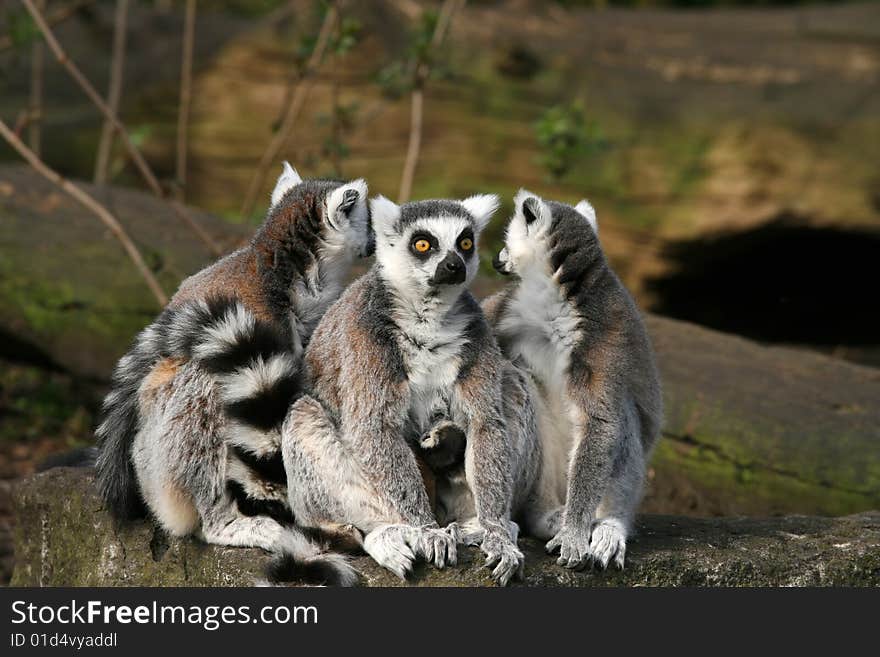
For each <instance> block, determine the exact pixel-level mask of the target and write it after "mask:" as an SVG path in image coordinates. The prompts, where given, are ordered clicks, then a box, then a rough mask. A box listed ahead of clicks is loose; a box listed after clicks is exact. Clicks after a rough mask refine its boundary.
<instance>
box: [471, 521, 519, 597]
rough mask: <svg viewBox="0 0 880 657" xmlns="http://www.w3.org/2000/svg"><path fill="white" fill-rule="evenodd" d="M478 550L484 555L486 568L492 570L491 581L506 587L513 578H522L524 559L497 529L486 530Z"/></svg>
mask: <svg viewBox="0 0 880 657" xmlns="http://www.w3.org/2000/svg"><path fill="white" fill-rule="evenodd" d="M480 549H481V550H482V551H483V553H484V554H485V555H486V567H487V568H492V566H495V568H494V569H493V570H492V579H494V580H495V581H496V582H498V584H500V585H501V586H507V584H508V583H509V582H510V580H511V579H513V577H514V576H516V577H519V578H522V576H523V571H524V570H525V562H526V560H525V557H524V556H523V553H522V552H520V550H519V548H517V547H516V543H514V542H513V541H512V540H510V537H509V536H507V535H506V534H504V533H503V532H501V531H499V530H497V529H490V530H487V531H486V533H485V535H484V536H483V543H482V544H481V545H480Z"/></svg>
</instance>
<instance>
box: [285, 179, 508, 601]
mask: <svg viewBox="0 0 880 657" xmlns="http://www.w3.org/2000/svg"><path fill="white" fill-rule="evenodd" d="M496 206H497V198H496V197H495V196H474V197H471V198H468V199H466V200H464V201H461V202H459V201H422V202H417V203H409V204H406V205H403V206H402V207H399V206H397V205H395V204H394V203H392V202H391V201H389V200H387V199H384V198H382V197H379V198H377V199H374V200H373V201H372V203H371V207H372V220H373V228H374V231H375V235H376V263H375V265H374V266H373V268H372V269H371V270H370V271H369V272H368V273H367V274H366V275H364V276H363V277H362V278H360V279H359V280H358V281H356V282H355V283H353V284H352V285H351V286H350V287H349V288H348V289H347V290H346V291H345V293H344V294H343V295H342V297H340V299H339V300H338V301H337V302H336V303H335V304H334V305H333V306H332V307H331V308H330V309H329V310H328V311H327V313H326V314H325V315H324V317H323V319H322V320H321V322H320V324H319V325H318V328H317V329H316V330H315V333H314V335H313V336H312V341H311V342H310V343H309V346H308V349H307V350H306V356H305V361H306V365H307V368H308V373H309V391H310V395H308V396H303V397H301V398H300V399H299V400H298V401H297V402H296V403H295V404H294V405H293V407H292V408H291V411H290V413H289V415H288V417H287V419H286V420H285V423H284V426H283V427H282V451H283V454H284V465H285V469H286V471H287V474H288V477H289V482H290V485H289V487H288V494H289V498H290V505H291V509H292V510H293V513H294V515H295V516H296V518H297V521H298V522H300V523H302V524H304V525H306V526H311V527H317V528H322V527H324V526H325V525H327V524H330V525H331V526H336V525H338V524H339V523H350V524H352V525H354V526H356V527H357V528H358V529H360V530H361V531H363V532H364V534H365V538H364V543H363V547H364V549H365V550H366V552H367V553H369V554H370V555H371V556H372V557H373V558H374V559H375V560H376V561H377V562H378V563H380V564H381V565H383V566H384V567H386V568H388V569H390V570H391V571H392V572H394V573H396V574H397V575H398V576H400V577H405V576H406V573H407V572H408V571H409V570H410V569H411V567H412V562H413V559H414V558H415V557H416V556H421V557H424V558H426V559H427V560H428V561H430V562H433V563H434V564H435V565H436V566H438V567H443V566H444V565H445V564H446V563H452V562H454V561H455V559H456V545H455V544H456V538H457V536H456V533H455V531H454V530H450V531H444V530H441V529H440V528H439V527H438V525H437V523H436V520H435V517H434V514H433V512H432V509H431V506H430V502H429V499H428V495H427V492H426V490H425V486H424V484H423V482H422V477H421V474H420V472H419V468H418V466H417V463H416V458H415V455H414V453H413V451H412V450H411V449H410V447H409V444H408V442H409V441H410V440H412V439H414V437H416V436H420V435H422V434H423V433H424V432H425V431H426V430H427V429H428V428H429V426H431V425H432V424H434V423H435V421H436V418H437V417H440V416H442V417H448V418H449V419H450V420H451V421H452V422H454V423H455V424H456V425H458V426H459V427H461V428H462V430H463V431H464V433H465V434H466V449H465V455H464V461H465V466H464V471H465V473H466V477H467V481H468V482H469V484H470V488H471V490H473V492H474V509H475V514H476V517H477V519H478V521H479V524H480V526H481V529H482V536H481V539H482V541H481V548H482V550H483V552H484V553H485V554H486V555H487V557H488V560H487V565H494V566H495V568H494V571H493V576H494V577H495V579H496V580H497V581H499V582H500V583H502V584H506V583H507V582H508V581H509V580H510V578H511V577H512V576H513V575H514V574H516V573H517V572H518V571H520V570H521V569H522V565H523V555H522V553H521V552H520V551H519V550H518V549H517V547H516V543H515V537H514V536H513V535H512V531H511V526H510V522H509V515H510V504H511V495H512V492H513V491H512V485H513V477H512V476H511V468H510V461H511V458H512V456H511V454H510V444H509V441H508V438H507V435H506V430H505V425H504V419H503V410H502V387H501V382H502V377H501V375H502V372H503V370H504V359H503V357H502V355H501V352H500V350H499V349H498V347H497V345H496V343H495V340H494V338H493V337H492V333H491V329H490V328H489V325H488V324H487V323H486V320H485V318H484V317H483V314H482V312H481V311H480V308H479V306H478V304H477V303H476V301H475V300H474V299H473V297H472V296H471V295H470V293H469V292H468V291H467V289H466V288H467V285H468V284H469V283H470V281H471V280H472V279H473V277H474V276H475V275H476V272H477V269H478V266H479V262H478V260H479V258H478V256H477V255H476V242H477V237H478V235H479V233H480V231H481V230H482V229H483V227H484V226H485V225H486V223H487V222H488V220H489V218H490V217H491V216H492V214H493V212H494V211H495V209H496Z"/></svg>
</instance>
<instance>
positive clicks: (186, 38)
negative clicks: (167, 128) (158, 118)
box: [177, 0, 196, 200]
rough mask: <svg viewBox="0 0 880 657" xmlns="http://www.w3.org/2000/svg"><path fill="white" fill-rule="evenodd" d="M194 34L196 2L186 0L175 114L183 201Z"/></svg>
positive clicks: (178, 174)
mask: <svg viewBox="0 0 880 657" xmlns="http://www.w3.org/2000/svg"><path fill="white" fill-rule="evenodd" d="M195 33H196V0H186V19H185V20H184V24H183V52H182V54H181V58H180V107H179V109H178V113H177V193H178V198H179V199H180V200H183V197H184V195H185V194H186V155H187V152H186V149H187V129H188V128H189V109H190V103H191V101H192V65H193V45H194V43H195Z"/></svg>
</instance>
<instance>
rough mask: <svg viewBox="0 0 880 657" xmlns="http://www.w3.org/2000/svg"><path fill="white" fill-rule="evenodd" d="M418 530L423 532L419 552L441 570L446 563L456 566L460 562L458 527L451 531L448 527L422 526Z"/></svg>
mask: <svg viewBox="0 0 880 657" xmlns="http://www.w3.org/2000/svg"><path fill="white" fill-rule="evenodd" d="M418 531H419V532H421V536H420V537H419V542H418V547H417V553H418V555H419V556H422V557H424V558H425V561H427V562H428V563H431V564H434V566H436V567H437V568H440V569H441V570H442V569H443V568H445V567H446V564H449V565H450V566H454V565H455V564H456V563H458V553H457V548H456V539H457V538H458V534H457V532H456V529H453V531H452V532H450V531H448V530H447V529H438V528H437V527H422V528H420V529H419V530H418Z"/></svg>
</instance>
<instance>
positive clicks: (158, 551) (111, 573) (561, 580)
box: [12, 468, 880, 587]
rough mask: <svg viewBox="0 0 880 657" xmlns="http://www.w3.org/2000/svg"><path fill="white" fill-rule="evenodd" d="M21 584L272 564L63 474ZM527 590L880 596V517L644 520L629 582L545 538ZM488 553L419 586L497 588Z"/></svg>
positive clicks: (180, 579) (37, 513) (370, 575)
mask: <svg viewBox="0 0 880 657" xmlns="http://www.w3.org/2000/svg"><path fill="white" fill-rule="evenodd" d="M14 513H15V516H16V523H15V555H16V557H15V571H14V574H13V578H12V585H13V586H250V585H252V584H254V583H256V582H258V581H259V580H260V579H261V576H262V570H263V567H264V566H265V563H266V561H267V559H268V556H267V555H266V553H264V552H262V551H261V550H256V549H243V548H241V549H236V548H221V547H215V546H210V545H204V544H201V543H198V542H196V541H193V540H189V539H186V540H181V539H174V538H167V537H165V536H164V535H163V534H162V533H161V532H156V531H155V530H154V528H153V527H152V526H151V525H150V524H148V523H144V522H141V523H132V524H129V525H126V526H124V527H114V524H113V522H112V521H111V519H110V517H109V516H108V515H107V514H106V513H105V512H104V510H103V509H102V508H101V502H100V500H99V499H98V497H97V495H96V492H95V490H94V487H93V482H92V475H91V473H90V471H87V470H81V469H71V468H56V469H53V470H49V471H48V472H44V473H42V474H39V475H35V476H33V477H30V478H28V479H25V480H23V481H22V482H21V483H20V484H19V485H18V486H17V488H16V491H15V495H14ZM521 546H522V548H523V550H524V551H525V553H526V574H525V580H524V581H523V582H519V583H518V584H522V585H526V586H551V587H562V586H878V585H880V512H878V511H871V512H867V513H862V514H859V515H853V516H846V517H842V518H821V517H808V516H788V517H781V518H712V519H698V518H686V517H677V516H644V517H642V518H641V519H640V520H639V523H638V535H637V536H636V537H634V538H633V540H632V541H631V544H630V546H629V551H628V553H627V568H626V569H625V570H624V571H622V572H618V571H615V570H609V571H607V572H599V571H589V572H584V573H573V572H570V571H568V570H565V569H563V568H560V567H558V566H556V564H555V562H554V560H553V559H552V558H550V557H548V556H547V555H545V554H544V552H543V550H542V547H541V545H540V544H539V543H538V542H536V541H533V540H530V539H525V540H523V541H521ZM353 563H354V565H355V566H356V567H357V569H358V570H359V571H360V572H361V573H362V574H363V583H364V584H365V585H367V586H399V585H401V584H403V582H401V581H400V580H398V579H397V578H395V577H394V576H393V575H391V574H390V573H388V572H387V571H385V570H383V569H382V568H380V567H379V566H378V565H376V564H375V563H374V562H373V561H371V560H370V559H369V558H368V557H365V556H362V557H355V558H354V560H353ZM482 563H483V560H482V557H481V555H480V553H479V551H478V550H476V549H462V550H461V554H460V557H459V565H458V566H456V567H454V568H447V569H446V570H443V571H439V570H436V569H433V568H428V567H426V566H424V565H419V566H418V567H417V568H416V572H415V573H414V575H413V577H412V578H411V580H410V582H409V584H410V585H415V586H490V585H491V584H492V582H491V580H490V579H489V576H488V571H487V570H486V569H485V568H482Z"/></svg>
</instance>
